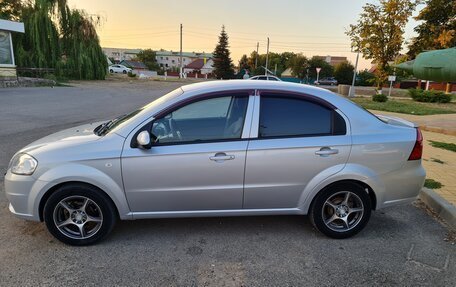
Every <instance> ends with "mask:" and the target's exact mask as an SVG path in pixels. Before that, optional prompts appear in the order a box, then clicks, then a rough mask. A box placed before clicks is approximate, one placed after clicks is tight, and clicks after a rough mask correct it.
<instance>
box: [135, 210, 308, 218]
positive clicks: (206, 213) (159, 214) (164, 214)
mask: <svg viewBox="0 0 456 287" xmlns="http://www.w3.org/2000/svg"><path fill="white" fill-rule="evenodd" d="M129 215H131V216H132V217H133V218H132V219H146V218H177V217H224V216H260V215H304V212H303V211H302V210H301V209H299V208H273V209H230V210H195V211H156V212H130V213H129Z"/></svg>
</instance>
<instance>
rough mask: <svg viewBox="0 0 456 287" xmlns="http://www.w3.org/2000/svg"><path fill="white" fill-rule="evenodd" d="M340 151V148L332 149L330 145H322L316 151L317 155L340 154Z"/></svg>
mask: <svg viewBox="0 0 456 287" xmlns="http://www.w3.org/2000/svg"><path fill="white" fill-rule="evenodd" d="M338 153H339V150H338V149H331V148H329V147H322V148H321V149H320V150H318V151H316V152H315V154H316V155H319V156H321V157H327V156H330V155H332V154H338Z"/></svg>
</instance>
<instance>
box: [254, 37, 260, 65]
mask: <svg viewBox="0 0 456 287" xmlns="http://www.w3.org/2000/svg"><path fill="white" fill-rule="evenodd" d="M259 46H260V43H258V42H257V50H256V57H255V69H256V68H257V67H258V48H259Z"/></svg>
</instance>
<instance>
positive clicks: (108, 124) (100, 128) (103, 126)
mask: <svg viewBox="0 0 456 287" xmlns="http://www.w3.org/2000/svg"><path fill="white" fill-rule="evenodd" d="M125 116H126V115H122V116H120V117H117V118H115V119H112V120H110V121H107V122H105V123H103V124H101V125H99V126H98V127H96V128H95V129H94V130H93V132H94V133H95V134H96V135H97V136H102V135H104V134H106V132H107V131H109V128H110V127H111V126H112V125H113V124H114V123H116V122H118V121H120V120H121V119H123V118H124V117H125Z"/></svg>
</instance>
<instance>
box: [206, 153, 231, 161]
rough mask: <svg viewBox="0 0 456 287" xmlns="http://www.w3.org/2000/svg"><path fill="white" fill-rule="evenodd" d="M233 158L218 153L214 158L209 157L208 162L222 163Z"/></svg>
mask: <svg viewBox="0 0 456 287" xmlns="http://www.w3.org/2000/svg"><path fill="white" fill-rule="evenodd" d="M234 158H235V156H234V155H227V154H226V153H224V152H218V153H216V154H215V155H214V156H211V157H209V159H210V160H212V161H215V162H224V161H225V160H233V159H234Z"/></svg>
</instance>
